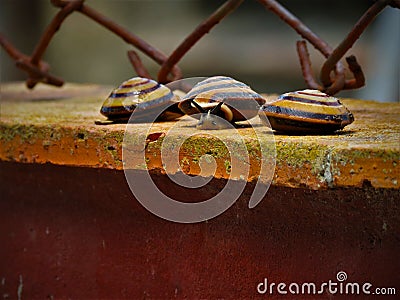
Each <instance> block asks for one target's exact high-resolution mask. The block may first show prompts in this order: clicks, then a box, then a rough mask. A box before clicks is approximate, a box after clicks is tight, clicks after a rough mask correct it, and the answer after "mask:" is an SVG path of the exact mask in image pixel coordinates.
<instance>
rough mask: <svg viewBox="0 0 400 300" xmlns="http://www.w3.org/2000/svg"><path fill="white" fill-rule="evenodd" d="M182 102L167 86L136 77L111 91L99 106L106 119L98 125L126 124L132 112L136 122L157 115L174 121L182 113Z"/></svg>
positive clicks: (161, 118) (149, 119) (163, 119)
mask: <svg viewBox="0 0 400 300" xmlns="http://www.w3.org/2000/svg"><path fill="white" fill-rule="evenodd" d="M179 101H180V98H179V97H178V96H177V95H175V94H174V93H173V92H172V91H171V90H170V89H169V88H168V87H166V86H164V85H162V84H160V83H158V82H156V81H154V80H151V79H147V78H142V77H134V78H131V79H129V80H127V81H124V82H123V83H122V84H121V85H120V86H119V87H118V88H116V89H114V90H113V91H112V92H111V94H110V95H109V96H108V98H107V99H106V100H105V101H104V103H103V106H102V107H101V109H100V113H101V114H102V115H104V116H106V117H107V120H106V121H96V124H112V123H121V122H125V123H126V122H127V121H128V120H129V118H130V116H131V114H132V113H133V111H135V121H136V122H148V121H152V120H154V119H155V118H156V121H170V120H174V119H176V118H179V117H181V116H182V115H183V113H182V111H181V110H180V109H179V108H178V102H179ZM160 112H161V114H159V113H160ZM158 114H159V115H158ZM157 115H158V117H157Z"/></svg>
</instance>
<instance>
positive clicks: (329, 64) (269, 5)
mask: <svg viewBox="0 0 400 300" xmlns="http://www.w3.org/2000/svg"><path fill="white" fill-rule="evenodd" d="M243 1H244V0H227V1H226V2H225V3H224V4H222V5H221V6H220V7H219V8H217V10H215V11H214V12H213V13H212V14H211V15H210V16H209V17H208V18H207V19H206V20H204V21H203V22H202V23H200V25H198V26H197V27H196V28H195V29H194V30H193V31H192V32H191V33H190V34H189V35H188V36H187V37H186V38H185V39H184V40H183V41H182V42H181V43H180V44H179V45H178V47H177V48H175V50H174V51H173V52H172V53H171V54H170V55H169V56H167V55H166V54H164V53H163V52H161V51H160V50H158V49H157V48H155V47H154V46H152V45H150V44H148V43H147V42H146V41H145V40H143V39H141V38H140V37H138V36H136V35H135V34H133V33H131V32H130V31H129V30H127V29H125V28H124V27H122V26H120V25H118V24H117V23H116V22H114V21H113V20H111V19H109V18H107V17H106V16H104V15H102V14H101V13H99V12H98V11H96V10H95V9H93V8H91V7H90V6H88V5H87V4H85V3H84V2H85V0H50V2H51V3H52V4H53V5H54V6H55V7H58V8H59V9H60V10H59V11H58V12H57V14H56V15H55V16H54V17H53V19H52V20H51V22H50V24H49V25H48V26H47V28H46V29H45V31H44V33H43V35H42V36H41V38H40V40H39V42H38V44H37V45H36V47H35V49H34V51H33V53H32V55H31V56H27V55H25V54H23V53H21V52H20V51H19V50H18V49H17V48H16V47H14V46H13V45H12V43H11V42H10V41H8V40H7V39H6V38H5V36H4V35H3V34H1V33H0V44H1V46H2V47H3V48H4V49H5V51H6V52H7V53H8V55H9V56H10V57H11V58H12V59H13V60H15V63H16V66H17V67H18V68H20V69H21V70H23V71H25V72H26V73H27V74H28V78H27V80H26V85H27V87H28V88H34V87H35V85H36V84H37V83H39V82H42V83H46V84H51V85H55V86H62V85H63V83H64V81H63V80H62V79H61V78H59V77H57V76H54V75H52V74H50V73H49V64H48V63H46V62H44V61H42V60H41V58H42V56H43V55H44V53H45V51H46V49H47V47H48V45H49V44H50V41H51V39H52V38H53V36H54V35H55V34H56V32H57V31H58V30H59V28H60V27H61V25H62V23H63V22H64V20H65V19H66V18H67V17H68V16H69V15H70V14H72V13H73V12H75V11H77V12H80V13H82V14H83V15H85V16H86V17H88V18H90V19H92V20H93V21H95V22H97V23H98V24H100V25H102V26H103V27H105V28H106V29H108V30H109V31H111V32H113V33H114V34H116V35H117V36H119V37H120V38H122V39H123V40H124V41H125V42H126V43H128V44H130V45H132V46H133V47H135V48H136V49H137V50H139V51H140V52H142V53H143V54H145V55H147V56H148V57H150V58H151V59H152V60H154V61H155V62H156V63H158V64H159V65H160V66H161V68H160V70H159V71H158V74H157V79H158V81H159V82H161V83H167V82H170V81H174V80H177V79H180V78H182V71H181V69H180V68H179V67H178V65H177V64H178V62H179V61H180V60H181V59H182V58H183V57H184V56H185V54H186V53H187V52H188V51H189V50H190V49H191V48H192V47H193V46H194V45H195V44H196V43H197V42H198V41H199V40H200V39H201V38H202V37H203V36H204V35H205V34H207V33H208V32H209V31H210V30H211V29H212V28H213V27H214V26H216V25H217V24H218V23H219V22H220V21H221V20H222V19H224V18H225V17H226V16H227V15H229V14H230V13H231V12H233V11H234V10H236V9H237V8H238V7H239V6H240V4H242V2H243ZM257 1H258V2H259V3H260V4H261V5H263V6H264V7H265V8H266V9H268V10H270V11H271V12H273V13H274V14H276V15H277V16H278V17H279V18H280V19H281V20H283V21H284V22H285V23H286V24H288V25H289V26H290V27H291V28H293V29H294V30H295V31H296V32H297V33H298V34H299V35H300V36H301V37H302V38H303V39H304V40H300V41H297V42H296V48H297V53H298V56H299V61H300V66H301V70H302V75H303V78H304V80H305V82H306V84H307V86H308V87H309V88H313V89H318V90H320V91H324V92H326V93H328V94H331V95H334V94H336V93H338V92H339V91H341V90H345V89H356V88H360V87H362V86H364V85H365V77H364V74H363V71H362V69H361V66H360V65H359V63H358V62H357V59H356V57H355V56H354V55H350V56H348V57H346V58H345V59H346V62H347V65H348V69H349V70H350V72H351V73H352V75H353V78H351V79H346V78H345V67H344V65H343V63H342V62H341V59H342V58H343V57H344V56H345V54H346V53H347V51H348V50H349V49H350V48H351V47H352V46H353V45H354V43H355V42H356V41H357V39H358V38H359V37H360V36H361V34H362V33H363V32H364V30H365V29H366V28H367V27H368V25H369V24H370V23H371V22H372V21H373V20H374V18H375V17H376V16H377V15H378V14H379V13H380V12H381V11H382V10H383V9H384V8H385V7H386V6H391V7H393V8H398V9H399V8H400V0H376V1H375V2H374V3H373V4H372V5H371V6H370V8H369V9H368V10H367V11H366V12H365V13H364V14H363V15H362V16H361V18H360V19H359V20H358V21H357V23H356V24H355V26H354V27H353V28H352V30H351V31H350V33H349V34H348V35H347V36H346V37H345V38H344V39H343V41H342V42H341V43H340V44H339V45H338V46H337V47H336V48H332V47H331V46H330V45H329V44H328V43H326V42H325V41H324V40H323V39H322V38H320V37H319V36H317V35H316V34H315V33H314V32H313V31H312V30H311V29H310V28H308V27H307V26H306V25H305V24H304V23H302V22H301V21H300V19H298V18H297V17H296V16H295V15H293V14H292V13H291V12H290V11H289V10H288V9H286V8H285V7H283V6H282V5H281V4H280V3H279V2H278V1H275V0H257ZM306 41H308V42H309V43H310V44H311V45H313V46H314V48H315V49H317V50H318V51H319V52H320V53H321V54H322V55H323V56H324V57H325V58H326V60H325V62H324V64H323V65H322V67H321V70H320V74H319V79H320V82H321V83H318V81H317V79H316V77H315V76H314V74H313V71H312V67H311V59H310V55H309V52H308V49H307V43H306ZM127 54H128V59H129V61H130V63H131V64H132V67H133V68H134V70H135V72H136V73H137V75H138V76H141V77H146V78H151V76H150V73H149V72H148V70H147V68H146V67H145V66H144V65H143V63H142V61H141V59H140V56H139V55H138V53H137V52H136V51H135V50H129V51H128V53H127ZM332 73H333V75H332Z"/></svg>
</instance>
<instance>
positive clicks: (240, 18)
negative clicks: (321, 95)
mask: <svg viewBox="0 0 400 300" xmlns="http://www.w3.org/2000/svg"><path fill="white" fill-rule="evenodd" d="M222 3H224V1H210V0H207V1H206V0H138V1H131V0H93V1H90V0H87V1H86V4H88V5H90V6H91V7H93V8H94V9H96V10H97V11H99V12H101V13H102V14H104V15H106V16H108V17H109V18H111V19H112V20H114V21H116V22H117V23H118V24H120V25H122V26H124V27H125V28H127V29H128V30H129V31H131V32H132V33H134V34H136V35H138V36H140V37H141V38H143V39H145V40H146V41H147V42H148V43H150V44H151V45H153V46H155V47H156V48H158V49H159V50H161V51H162V52H164V53H166V54H169V53H171V52H172V51H173V49H174V48H175V47H176V46H177V45H178V44H179V43H180V42H181V41H182V40H183V38H184V37H185V36H187V35H188V34H189V33H190V32H191V31H192V30H193V29H194V28H195V27H196V26H197V25H198V24H199V23H200V22H202V21H203V20H204V19H205V18H206V17H207V16H208V15H210V14H211V13H212V12H213V11H214V10H215V9H216V8H217V7H218V6H220V5H221V4H222ZM280 3H281V4H282V5H284V6H286V7H287V8H288V9H289V10H290V11H292V12H293V13H294V14H295V15H296V16H297V17H299V18H300V19H301V20H302V21H303V22H304V23H305V24H306V25H307V26H308V27H310V28H311V29H312V30H313V31H314V32H315V33H316V34H317V35H319V36H320V37H322V38H323V39H324V40H325V41H326V42H328V43H329V44H330V45H331V46H336V45H337V44H338V43H339V42H340V41H341V40H342V39H343V38H344V37H345V36H346V35H347V33H348V32H349V31H350V29H351V28H352V26H353V25H354V24H355V22H356V21H357V20H358V18H359V17H360V16H361V15H362V14H363V13H364V12H365V11H366V9H367V8H368V7H369V5H371V3H372V1H348V0H336V1H329V0H326V1H318V0H304V1H297V0H286V1H283V0H282V1H280ZM57 11H58V9H57V8H55V7H53V6H52V5H51V4H50V1H49V0H1V1H0V31H1V32H2V33H3V34H4V35H5V36H6V37H7V38H8V39H9V40H10V41H11V42H12V43H13V44H14V45H15V46H17V48H18V49H19V50H21V51H22V52H23V53H25V54H31V53H32V51H33V49H34V47H35V44H36V43H37V41H38V40H39V38H40V36H41V34H42V33H43V31H44V30H45V28H46V26H47V25H48V24H49V23H50V21H51V18H52V17H53V16H54V15H55V14H56V13H57ZM299 39H300V38H299V36H298V35H297V34H296V33H295V32H294V31H293V29H291V28H290V27H289V26H287V25H286V24H285V23H284V22H282V21H281V20H280V19H279V18H278V17H277V16H276V15H274V14H272V13H271V12H270V11H267V10H266V9H265V8H264V7H263V6H262V5H261V4H259V3H258V2H257V1H254V0H246V1H245V2H244V3H243V4H242V5H241V6H240V7H239V8H238V9H237V10H236V11H235V12H233V13H232V14H231V15H229V16H228V17H227V18H225V19H224V20H223V21H222V22H221V23H220V24H219V25H217V26H216V27H214V28H213V29H212V30H211V32H210V33H209V34H207V35H206V36H205V37H203V38H202V39H201V40H200V41H199V43H197V44H196V45H195V46H194V47H193V48H192V49H191V50H190V52H189V53H187V55H186V56H185V57H184V58H183V59H182V61H181V62H180V63H179V66H180V67H181V69H182V70H183V73H184V76H185V77H192V76H211V75H222V74H224V75H229V76H232V77H234V78H236V79H238V80H241V81H243V82H246V83H247V84H249V85H251V86H252V87H253V88H254V89H255V90H257V91H259V92H267V93H272V92H274V93H283V92H287V91H292V90H296V89H303V88H305V87H306V86H305V83H304V80H303V78H302V75H301V69H300V64H299V61H298V58H297V53H296V47H295V43H296V41H297V40H299ZM130 49H132V48H131V46H130V45H128V44H126V43H125V42H124V41H123V40H121V39H120V38H119V37H117V36H115V35H114V34H112V33H111V32H109V31H108V30H106V29H105V28H103V27H101V26H99V25H98V24H97V23H95V22H93V21H92V20H90V19H88V18H87V17H86V16H84V15H82V14H80V13H79V12H75V13H73V14H72V15H70V16H69V17H68V18H67V20H66V21H65V22H64V23H63V24H62V26H61V28H60V31H59V32H58V33H57V34H56V35H55V37H54V38H53V39H52V41H51V43H50V46H49V48H48V50H47V51H46V53H45V56H44V60H45V61H46V62H48V63H49V64H50V66H51V72H52V74H54V75H57V76H60V77H62V78H63V79H64V80H65V81H67V82H89V83H100V84H109V85H113V86H117V85H119V84H120V83H121V82H122V81H124V80H126V79H128V78H130V77H133V76H135V75H136V74H135V73H134V70H133V68H132V66H131V65H130V63H129V60H128V58H127V54H126V52H127V50H130ZM309 51H310V54H311V59H312V63H313V68H314V69H315V73H316V74H318V72H319V70H320V67H321V66H322V63H323V58H322V56H321V55H320V54H319V53H318V52H316V51H315V50H314V49H313V48H312V46H310V45H309ZM399 53H400V10H397V9H394V8H389V7H388V8H386V9H385V10H384V11H383V13H382V14H380V15H379V16H378V17H377V18H376V20H375V21H374V22H373V23H372V25H371V26H370V27H369V28H368V29H367V30H366V32H364V34H363V35H362V36H361V38H360V39H359V40H358V41H357V43H356V44H355V46H354V47H353V48H352V49H351V50H350V51H349V52H348V53H347V54H348V55H350V54H355V55H356V56H357V58H358V60H359V62H360V64H361V66H362V67H363V70H364V72H365V75H366V78H367V86H366V87H364V88H362V89H359V90H356V91H351V92H341V93H340V94H339V96H342V97H357V98H362V99H375V100H379V101H392V102H393V101H394V102H397V101H399V90H400V87H399V74H400V60H399ZM140 57H141V59H142V61H143V62H144V64H145V66H146V67H148V68H149V70H150V71H151V74H152V75H154V76H155V75H156V74H157V71H158V70H159V66H158V65H157V64H156V63H154V62H153V61H151V60H149V59H147V58H146V57H145V55H142V54H140ZM0 59H1V60H0V62H1V73H0V76H1V78H0V79H1V81H2V82H5V81H15V80H24V79H25V78H26V77H25V74H24V73H23V72H22V71H20V70H19V69H17V68H16V67H15V66H14V62H13V61H12V60H11V59H10V58H9V57H8V55H7V54H6V53H5V51H4V50H1V57H0Z"/></svg>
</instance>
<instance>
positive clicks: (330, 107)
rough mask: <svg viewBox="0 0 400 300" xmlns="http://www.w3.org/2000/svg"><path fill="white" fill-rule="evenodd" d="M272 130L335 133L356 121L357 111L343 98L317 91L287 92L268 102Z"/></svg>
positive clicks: (265, 107) (262, 110) (265, 112)
mask: <svg viewBox="0 0 400 300" xmlns="http://www.w3.org/2000/svg"><path fill="white" fill-rule="evenodd" d="M259 114H263V115H265V116H266V117H267V118H268V120H269V122H270V124H271V127H272V129H274V130H276V131H283V132H284V131H288V132H303V131H304V132H315V133H318V132H333V131H336V130H339V129H343V128H344V127H345V126H346V125H349V124H351V123H352V122H353V121H354V116H353V114H352V113H351V112H350V111H349V110H348V109H347V108H346V107H345V106H343V104H342V103H341V102H340V101H339V99H337V98H335V97H332V96H329V95H327V94H325V93H322V92H320V91H317V90H308V89H307V90H302V91H296V92H290V93H285V94H283V95H281V96H279V97H278V99H276V100H274V101H272V102H269V103H266V104H264V105H263V106H262V107H261V108H260V111H259Z"/></svg>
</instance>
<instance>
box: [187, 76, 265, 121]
mask: <svg viewBox="0 0 400 300" xmlns="http://www.w3.org/2000/svg"><path fill="white" fill-rule="evenodd" d="M193 102H195V103H193ZM220 102H222V103H223V104H222V105H221V104H220V109H219V116H220V117H222V118H224V119H225V120H227V121H228V122H231V123H234V122H239V121H244V120H247V119H250V118H252V117H255V116H256V115H257V111H258V110H259V108H260V106H261V105H262V104H264V103H265V99H264V98H263V97H262V96H261V95H259V94H258V93H256V92H255V91H253V90H252V89H251V88H250V87H249V86H248V85H246V84H244V83H242V82H240V81H237V80H235V79H233V78H231V77H227V76H213V77H209V78H207V79H205V80H203V81H200V82H199V83H197V84H196V85H195V86H194V87H193V88H192V89H191V90H190V91H189V92H188V93H187V94H186V95H185V97H184V98H183V99H182V101H181V102H180V103H179V108H180V109H181V110H182V111H183V112H184V113H186V114H187V115H194V114H199V113H207V112H209V111H211V110H213V109H214V108H215V107H216V106H217V105H218V104H219V103H220ZM200 108H201V110H202V111H200Z"/></svg>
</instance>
